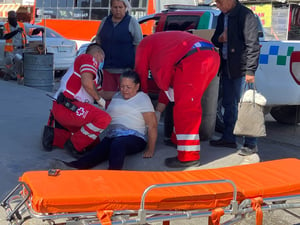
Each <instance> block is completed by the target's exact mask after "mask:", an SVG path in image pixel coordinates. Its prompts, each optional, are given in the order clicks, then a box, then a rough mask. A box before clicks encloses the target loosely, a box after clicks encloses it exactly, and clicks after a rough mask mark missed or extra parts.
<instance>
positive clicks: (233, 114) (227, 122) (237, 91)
mask: <svg viewBox="0 0 300 225" xmlns="http://www.w3.org/2000/svg"><path fill="white" fill-rule="evenodd" d="M221 85H222V95H223V96H222V106H223V107H224V115H223V121H224V126H225V129H224V132H223V137H222V139H223V140H225V141H228V142H236V136H235V135H234V134H233V129H234V125H235V122H236V120H237V111H238V103H239V101H240V98H241V95H242V94H243V90H244V86H245V77H239V78H235V79H230V78H228V76H227V74H225V73H224V72H223V74H222V77H221ZM256 145H257V138H253V137H244V146H247V147H250V148H253V147H255V146H256Z"/></svg>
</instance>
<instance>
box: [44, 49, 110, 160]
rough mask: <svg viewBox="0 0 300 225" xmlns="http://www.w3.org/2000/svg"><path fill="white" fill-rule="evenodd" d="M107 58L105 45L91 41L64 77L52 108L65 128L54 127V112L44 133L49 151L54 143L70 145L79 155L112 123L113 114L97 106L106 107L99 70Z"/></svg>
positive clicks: (76, 155) (56, 144)
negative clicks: (100, 85) (100, 88)
mask: <svg viewBox="0 0 300 225" xmlns="http://www.w3.org/2000/svg"><path fill="white" fill-rule="evenodd" d="M103 60H104V52H103V50H102V49H101V47H100V46H99V45H97V44H91V45H89V46H88V48H87V50H86V54H82V55H79V56H78V57H77V58H76V59H75V61H74V64H73V65H72V66H71V67H70V68H69V70H68V71H67V72H66V74H65V75H64V76H63V77H62V79H61V83H60V88H59V89H58V91H57V93H56V95H55V98H56V99H57V100H56V101H53V107H52V110H51V114H52V116H53V118H54V120H55V121H57V122H58V123H59V124H60V126H62V127H55V128H53V119H51V115H50V119H49V121H48V126H45V129H44V134H43V146H44V148H45V150H48V151H51V150H52V147H53V146H57V147H60V148H66V149H67V150H69V151H70V152H71V153H72V155H73V156H74V157H77V158H78V157H79V156H80V155H81V154H82V153H84V151H85V150H86V148H88V147H91V145H93V144H95V142H97V141H98V140H99V134H100V133H101V132H102V131H103V130H104V129H105V128H106V127H107V126H108V125H109V123H110V121H111V117H110V116H109V114H108V113H106V112H105V111H104V110H102V109H100V108H98V107H96V106H94V105H93V104H94V101H96V102H97V103H98V104H99V105H100V106H101V107H105V101H104V99H103V98H101V97H100V95H99V92H98V91H97V86H98V83H99V77H98V76H97V71H98V68H99V65H102V64H103Z"/></svg>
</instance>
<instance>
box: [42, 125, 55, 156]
mask: <svg viewBox="0 0 300 225" xmlns="http://www.w3.org/2000/svg"><path fill="white" fill-rule="evenodd" d="M53 140H54V128H53V127H49V126H45V127H44V131H43V139H42V144H43V147H44V149H45V150H46V151H48V152H50V151H52V148H53Z"/></svg>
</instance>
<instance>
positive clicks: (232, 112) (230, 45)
mask: <svg viewBox="0 0 300 225" xmlns="http://www.w3.org/2000/svg"><path fill="white" fill-rule="evenodd" d="M216 4H217V7H218V8H219V9H220V10H221V11H222V13H221V14H220V15H219V17H218V23H217V28H216V31H215V33H214V35H213V37H212V42H213V43H214V44H215V46H217V47H218V48H219V49H220V55H221V85H222V97H223V100H222V105H223V107H224V110H225V111H224V116H223V120H224V126H225V129H224V132H223V136H222V137H221V138H220V139H219V140H211V141H210V145H212V146H216V147H229V148H236V147H237V145H236V137H235V135H234V134H233V128H234V125H235V122H236V119H237V106H238V102H239V100H240V97H241V93H242V91H243V88H244V86H245V82H246V83H248V84H253V83H254V81H255V71H256V69H257V67H258V59H259V53H260V46H259V41H258V20H257V18H256V17H255V15H254V14H253V12H252V11H251V10H250V9H248V8H247V7H245V6H244V5H242V4H241V3H240V2H238V1H236V0H216ZM257 151H258V149H257V139H256V138H250V137H245V138H244V144H243V146H242V148H241V149H240V150H239V154H240V155H250V154H253V153H256V152H257Z"/></svg>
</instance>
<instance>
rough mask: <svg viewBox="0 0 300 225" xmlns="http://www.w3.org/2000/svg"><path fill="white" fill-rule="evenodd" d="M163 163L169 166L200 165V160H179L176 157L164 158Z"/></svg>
mask: <svg viewBox="0 0 300 225" xmlns="http://www.w3.org/2000/svg"><path fill="white" fill-rule="evenodd" d="M165 165H166V166H167V167H171V168H180V167H191V166H200V160H194V161H186V162H181V161H180V160H179V159H178V158H177V157H171V158H166V159H165Z"/></svg>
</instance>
